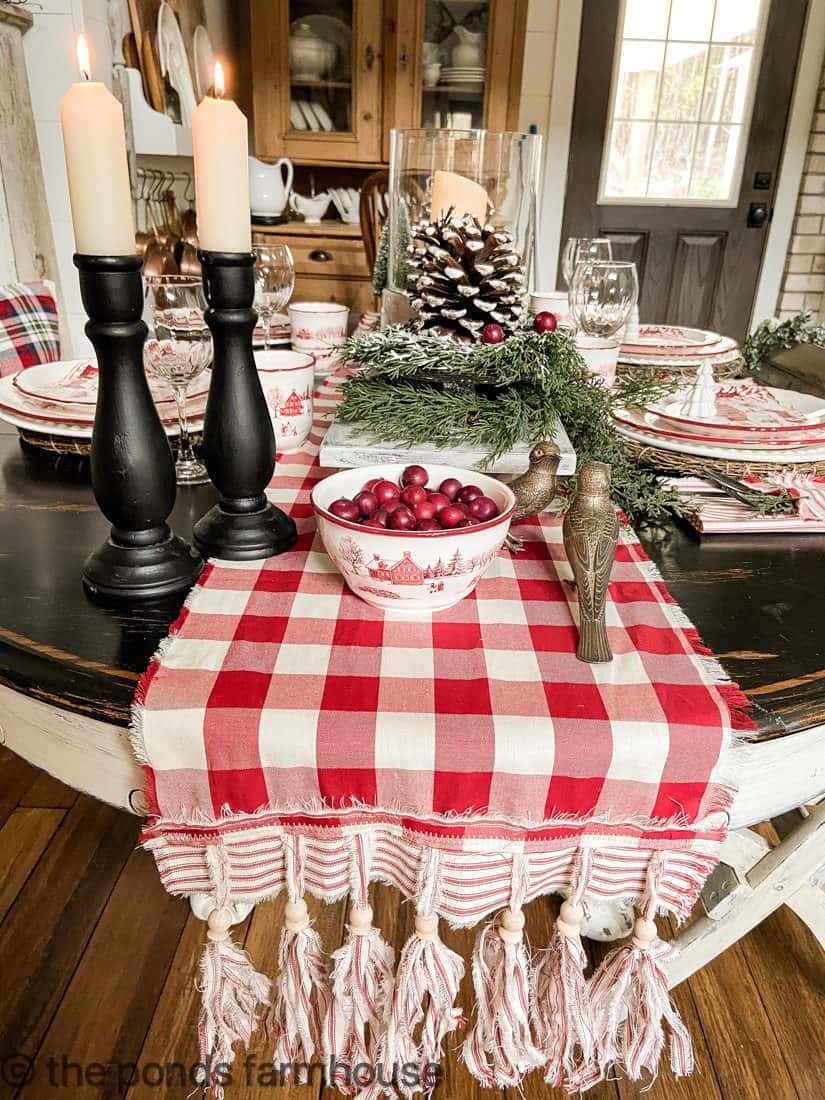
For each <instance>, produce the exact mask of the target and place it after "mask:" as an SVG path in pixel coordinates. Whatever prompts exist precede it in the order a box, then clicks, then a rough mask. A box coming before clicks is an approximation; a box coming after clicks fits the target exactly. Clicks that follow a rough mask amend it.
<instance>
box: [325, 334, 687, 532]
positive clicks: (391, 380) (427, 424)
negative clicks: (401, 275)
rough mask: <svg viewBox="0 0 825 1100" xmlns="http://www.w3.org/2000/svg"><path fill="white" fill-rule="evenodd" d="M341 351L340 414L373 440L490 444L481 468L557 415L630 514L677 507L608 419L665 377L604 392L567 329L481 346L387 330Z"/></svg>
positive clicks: (547, 432) (548, 432) (652, 392)
mask: <svg viewBox="0 0 825 1100" xmlns="http://www.w3.org/2000/svg"><path fill="white" fill-rule="evenodd" d="M347 355H348V358H349V359H350V361H351V362H357V363H358V364H359V368H360V369H359V370H358V373H357V374H355V375H354V376H353V377H352V378H350V379H348V380H347V381H346V382H345V383H344V386H343V388H342V389H343V400H342V403H341V406H340V408H339V412H338V415H339V416H340V417H341V419H342V420H347V421H358V422H359V423H361V424H363V425H364V427H365V429H366V431H367V433H368V434H369V435H370V436H371V438H373V439H375V440H387V439H391V440H397V441H398V442H399V443H403V444H406V445H414V444H416V443H422V442H431V443H434V444H435V445H436V446H439V447H456V446H460V445H461V444H463V443H469V444H471V445H473V446H477V447H479V446H480V447H487V448H489V452H490V453H489V456H488V459H487V461H486V463H485V465H489V464H490V463H492V462H493V461H494V460H495V459H496V458H497V457H498V456H500V455H501V454H503V453H505V452H506V451H508V450H510V449H511V448H512V447H514V446H515V445H516V444H517V443H520V442H523V441H526V442H528V443H535V442H537V441H538V440H540V439H547V438H552V435H553V431H554V428H555V425H556V422H557V421H558V420H561V422H562V423H563V424H564V426H565V428H566V430H567V434H568V435H569V437H570V440H571V442H572V443H573V446H574V447H575V449H576V452H577V454H578V457H579V461H580V462H581V461H586V460H587V459H597V460H599V461H601V462H609V463H610V465H611V466H612V467H613V498H614V499H615V501H616V503H617V504H619V505H620V507H622V508H623V509H624V510H625V512H627V514H628V516H629V517H630V518H631V519H632V520H635V521H642V520H656V519H660V518H662V517H663V516H664V515H665V514H666V513H667V512H669V511H671V512H678V513H681V512H682V511H683V505H682V502H681V501H680V500H679V498H678V496H677V494H676V493H675V492H673V491H672V490H669V489H666V488H665V487H664V486H663V484H662V482H661V480H660V479H659V478H658V477H656V475H655V474H654V473H653V472H652V471H650V470H648V469H645V468H643V467H640V466H638V465H637V464H636V463H635V462H634V461H633V460H632V459H631V458H630V457H629V456H628V454H627V452H626V450H625V448H624V444H623V442H622V440H621V437H620V436H619V435H618V433H617V432H616V430H615V427H614V424H613V421H612V419H611V410H612V408H613V406H614V405H626V404H632V403H636V402H642V403H643V402H648V401H651V400H654V399H655V398H656V397H659V396H662V395H663V394H664V393H667V392H671V391H672V389H673V388H674V386H675V383H673V382H667V381H664V380H663V379H661V378H659V377H657V376H655V375H654V374H641V375H639V376H638V377H636V378H634V379H632V380H631V381H630V382H628V383H626V384H625V385H623V386H621V387H620V388H619V389H618V391H617V392H616V393H611V392H609V391H608V390H606V389H605V388H604V387H603V386H602V385H601V384H600V383H599V382H598V380H596V379H595V378H593V376H592V375H590V374H589V373H588V372H587V370H586V368H585V366H584V363H583V361H582V359H581V356H580V355H579V354H578V352H577V351H576V347H575V343H574V340H573V338H572V337H571V336H569V335H567V334H565V333H558V332H557V333H554V334H552V335H547V334H540V333H536V332H533V331H532V330H528V329H522V330H519V331H518V332H516V333H514V334H513V335H512V336H510V337H508V339H507V340H505V341H504V343H503V344H498V345H484V344H462V343H458V342H454V341H451V340H445V339H444V338H443V337H438V336H426V335H421V334H419V333H417V332H415V331H414V330H412V329H410V328H407V327H405V326H402V327H395V328H389V329H384V330H383V331H381V332H373V333H369V334H368V335H367V336H364V337H361V338H359V339H357V340H353V341H351V342H350V344H349V346H348V348H347ZM491 387H495V388H494V389H491Z"/></svg>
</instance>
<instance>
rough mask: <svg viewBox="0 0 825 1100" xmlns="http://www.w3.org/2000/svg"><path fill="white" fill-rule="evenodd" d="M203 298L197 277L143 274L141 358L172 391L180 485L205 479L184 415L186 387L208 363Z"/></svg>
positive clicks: (209, 352)
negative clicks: (144, 337) (144, 331)
mask: <svg viewBox="0 0 825 1100" xmlns="http://www.w3.org/2000/svg"><path fill="white" fill-rule="evenodd" d="M205 312H206V298H205V296H204V293H203V283H202V282H201V280H200V278H199V277H197V276H190V275H156V276H149V277H148V278H147V279H146V291H145V309H144V319H145V321H146V323H147V325H148V326H149V336H148V338H147V340H146V343H145V344H144V348H143V361H144V364H145V365H146V367H147V368H148V370H149V371H150V373H151V374H153V375H154V376H155V377H156V378H160V379H162V380H163V381H164V382H167V383H168V384H169V386H170V387H171V388H172V392H173V393H174V395H175V402H176V404H177V408H178V424H179V428H180V438H179V440H178V455H177V460H176V462H175V475H176V478H177V482H178V484H179V485H200V484H202V483H203V482H205V481H208V480H209V474H208V473H207V471H206V467H205V466H204V465H203V463H202V462H199V461H198V459H197V458H196V457H195V452H194V451H193V449H192V440H191V439H190V436H189V427H188V424H187V419H186V391H187V390H188V389H189V386H190V385H191V384H192V382H193V381H194V380H195V379H196V378H198V377H199V376H200V375H201V374H203V372H204V371H205V370H206V368H207V367H208V366H209V364H210V363H211V362H212V334H211V332H210V331H209V329H208V328H207V326H206V321H205V319H204V313H205Z"/></svg>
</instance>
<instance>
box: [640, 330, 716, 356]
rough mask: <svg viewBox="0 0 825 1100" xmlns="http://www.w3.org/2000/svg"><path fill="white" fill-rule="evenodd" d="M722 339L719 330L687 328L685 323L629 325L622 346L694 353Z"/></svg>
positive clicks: (665, 351) (642, 349) (663, 351)
mask: <svg viewBox="0 0 825 1100" xmlns="http://www.w3.org/2000/svg"><path fill="white" fill-rule="evenodd" d="M721 339H722V337H721V336H720V334H719V333H718V332H709V331H707V330H706V329H703V328H686V327H685V326H683V325H628V327H627V328H626V329H625V332H624V336H623V337H622V347H626V348H628V350H630V349H631V346H632V348H633V350H634V351H641V352H646V351H658V352H660V353H662V354H667V353H669V352H672V353H674V354H675V353H679V352H688V353H690V354H693V353H695V352H697V351H698V350H699V349H700V348H706V347H709V346H710V345H712V344H716V343H718V342H719V341H720V340H721Z"/></svg>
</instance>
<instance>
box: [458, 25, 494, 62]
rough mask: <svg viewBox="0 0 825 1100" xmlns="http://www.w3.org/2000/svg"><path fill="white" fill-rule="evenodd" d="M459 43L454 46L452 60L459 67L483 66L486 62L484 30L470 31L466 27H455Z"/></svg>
mask: <svg viewBox="0 0 825 1100" xmlns="http://www.w3.org/2000/svg"><path fill="white" fill-rule="evenodd" d="M453 33H454V34H455V36H456V38H457V39H458V45H457V46H453V49H452V53H451V54H450V60H451V61H452V63H453V65H454V67H455V68H457V69H477V68H483V67H484V65H485V62H486V58H485V54H486V52H487V51H486V39H485V34H484V31H468V30H467V28H466V27H461V26H458V27H453Z"/></svg>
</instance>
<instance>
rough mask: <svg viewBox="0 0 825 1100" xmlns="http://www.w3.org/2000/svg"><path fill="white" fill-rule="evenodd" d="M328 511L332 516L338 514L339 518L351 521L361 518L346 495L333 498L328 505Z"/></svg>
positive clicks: (354, 521) (355, 521)
mask: <svg viewBox="0 0 825 1100" xmlns="http://www.w3.org/2000/svg"><path fill="white" fill-rule="evenodd" d="M329 510H330V512H332V514H333V515H334V516H338V518H339V519H348V520H350V521H351V522H352V523H357V522H358V520H359V519H360V518H361V513H360V512H359V511H358V508H357V506H356V505H355V504H353V502H352V501H351V500H347V498H346V497H341V498H340V499H339V500H334V501H333V502H332V504H330V506H329Z"/></svg>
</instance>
